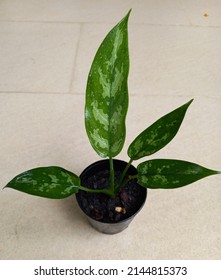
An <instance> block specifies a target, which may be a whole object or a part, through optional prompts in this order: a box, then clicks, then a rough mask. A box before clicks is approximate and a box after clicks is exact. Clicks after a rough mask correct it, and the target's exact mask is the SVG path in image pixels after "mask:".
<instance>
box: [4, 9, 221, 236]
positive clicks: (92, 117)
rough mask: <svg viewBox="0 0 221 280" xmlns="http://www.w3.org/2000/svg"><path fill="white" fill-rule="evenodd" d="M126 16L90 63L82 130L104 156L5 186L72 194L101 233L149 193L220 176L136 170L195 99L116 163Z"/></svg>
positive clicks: (124, 222)
mask: <svg viewBox="0 0 221 280" xmlns="http://www.w3.org/2000/svg"><path fill="white" fill-rule="evenodd" d="M129 15H130V11H129V12H128V14H127V15H126V16H125V17H124V18H123V19H122V20H121V21H120V22H119V23H118V24H117V25H116V26H115V27H114V28H113V29H112V30H111V31H110V32H109V33H108V35H107V36H106V37H105V39H104V40H103V42H102V43H101V45H100V47H99V48H98V51H97V53H96V55H95V58H94V60H93V63H92V66H91V69H90V72H89V75H88V81H87V88H86V104H85V127H86V131H87V135H88V138H89V140H90V143H91V145H92V147H93V148H94V150H95V151H96V152H97V154H98V155H99V156H101V157H102V158H108V159H104V160H100V161H98V162H96V163H93V164H92V165H90V166H89V167H88V168H86V169H85V170H84V171H83V172H82V174H81V175H80V176H77V175H76V174H74V173H73V172H71V171H68V170H65V169H64V168H61V167H58V166H49V167H38V168H35V169H31V170H28V171H25V172H23V173H21V174H19V175H17V176H16V177H15V178H14V179H12V180H11V181H10V182H9V183H8V184H7V185H6V187H9V188H13V189H16V190H19V191H22V192H25V193H28V194H32V195H37V196H41V197H46V198H54V199H61V198H65V197H68V196H70V195H72V194H76V197H77V201H78V204H79V206H80V207H81V209H82V210H83V212H84V213H85V214H86V215H87V216H88V219H89V221H90V223H91V224H92V225H93V226H94V227H95V228H97V229H98V230H99V231H101V232H105V233H117V232H120V231H122V230H123V229H124V228H126V227H127V226H128V224H129V223H130V221H131V219H132V218H133V217H134V215H136V213H137V212H138V211H139V210H140V209H141V207H142V206H143V204H144V202H145V199H146V195H147V189H148V188H150V189H157V188H163V189H172V188H179V187H183V186H186V185H188V184H190V183H193V182H195V181H197V180H199V179H202V178H204V177H207V176H210V175H214V174H220V173H221V172H220V171H215V170H211V169H208V168H205V167H202V166H200V165H198V164H195V163H192V162H187V161H182V160H174V159H152V160H151V159H150V160H146V161H143V162H142V163H140V164H139V165H138V166H137V168H135V167H134V166H133V165H132V162H133V161H136V160H138V159H141V158H143V157H146V156H149V155H152V154H154V153H156V152H157V151H159V150H160V149H162V148H163V147H164V146H165V145H167V144H168V143H169V142H170V141H171V140H172V139H173V138H174V137H175V135H176V133H177V132H178V130H179V128H180V125H181V123H182V121H183V119H184V116H185V114H186V111H187V109H188V107H189V106H190V104H191V103H192V101H193V100H190V101H188V102H187V103H185V104H184V105H182V106H180V107H179V108H177V109H175V110H173V111H171V112H170V113H168V114H166V115H165V116H163V117H161V118H160V119H158V120H157V121H156V122H154V123H153V124H152V125H150V126H149V127H148V128H146V129H145V130H144V131H143V132H141V133H140V134H139V135H138V136H137V137H136V138H135V139H134V141H133V142H132V143H131V144H130V145H129V148H128V150H127V153H128V156H129V160H128V162H124V161H120V160H116V159H115V157H116V156H117V155H118V154H119V153H120V151H121V150H122V148H123V146H124V142H125V135H126V127H125V119H126V114H127V109H128V86H127V79H128V72H129V52H128V30H127V27H128V19H129Z"/></svg>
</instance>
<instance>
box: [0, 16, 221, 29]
mask: <svg viewBox="0 0 221 280" xmlns="http://www.w3.org/2000/svg"><path fill="white" fill-rule="evenodd" d="M187 20H188V21H189V24H162V23H142V22H138V23H131V25H139V26H158V27H188V28H192V27H196V28H221V25H208V26H206V25H199V24H192V22H191V20H190V19H189V18H188V16H187ZM4 22H5V23H38V24H78V25H84V24H86V25H87V24H88V25H91V24H99V25H103V24H114V22H101V21H97V22H96V21H82V22H79V21H44V20H42V21H40V20H1V19H0V23H4Z"/></svg>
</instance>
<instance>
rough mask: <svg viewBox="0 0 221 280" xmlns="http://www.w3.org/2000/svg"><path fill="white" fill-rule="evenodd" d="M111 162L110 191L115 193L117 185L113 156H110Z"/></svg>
mask: <svg viewBox="0 0 221 280" xmlns="http://www.w3.org/2000/svg"><path fill="white" fill-rule="evenodd" d="M109 164H110V192H111V193H112V195H114V194H115V191H116V190H115V187H114V163H113V158H112V156H110V157H109Z"/></svg>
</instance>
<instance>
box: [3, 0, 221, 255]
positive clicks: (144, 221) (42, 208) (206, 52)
mask: <svg viewBox="0 0 221 280" xmlns="http://www.w3.org/2000/svg"><path fill="white" fill-rule="evenodd" d="M129 8H133V11H132V14H131V17H130V23H129V33H130V34H129V36H130V37H129V39H130V60H131V66H130V78H129V88H130V107H129V112H128V118H127V140H126V145H127V144H129V143H130V141H132V140H133V138H134V137H135V136H136V135H137V133H138V132H140V131H141V130H143V129H144V128H145V127H146V126H147V125H149V124H151V123H152V122H153V121H155V120H156V119H157V118H159V117H161V116H162V115H163V114H166V113H167V112H169V111H171V110H172V109H174V108H176V107H178V106H180V105H182V104H183V103H185V102H187V101H188V100H190V99H191V98H193V97H194V99H195V100H194V103H193V104H192V105H191V107H190V108H189V110H188V114H187V116H186V118H185V121H184V123H183V125H182V127H181V129H180V131H179V133H178V135H177V137H176V138H175V139H174V140H173V141H172V142H171V143H170V144H169V145H168V146H167V147H165V148H164V149H163V150H162V151H160V152H158V153H157V154H156V155H154V156H153V158H157V157H159V158H163V157H165V158H177V159H185V160H189V161H193V162H197V163H199V164H201V165H204V166H206V167H210V168H213V169H221V160H220V159H221V144H220V136H221V126H220V120H221V96H220V94H221V93H220V88H221V80H220V73H221V63H220V61H221V52H220V49H221V17H220V14H221V1H219V0H205V1H200V0H196V1H190V0H188V1H186V0H177V1H175V0H146V1H141V0H137V1H134V0H133V1H132V0H130V1H126V0H121V1H116V0H111V1H107V0H94V1H91V0H63V1H58V0H40V1H39V0H1V1H0V125H1V128H0V131H1V137H0V148H1V151H0V174H1V176H0V186H1V188H2V187H3V186H5V184H6V183H7V182H8V181H9V180H10V179H11V178H12V177H14V176H15V175H17V174H18V173H20V172H22V171H25V170H27V169H31V168H34V167H37V166H47V165H58V166H62V167H64V168H66V169H69V170H72V171H74V172H75V173H77V174H80V172H81V171H82V170H83V169H84V168H85V167H86V166H87V165H89V164H90V163H91V162H94V161H96V160H98V159H99V158H98V156H97V155H96V154H95V152H94V151H93V150H92V148H91V146H90V144H89V142H88V139H87V136H86V133H85V130H84V121H83V108H84V94H85V85H86V80H87V74H88V71H89V67H90V64H91V62H92V59H93V56H94V54H95V52H96V50H97V48H98V46H99V44H100V43H101V41H102V40H103V38H104V36H105V35H106V34H107V32H108V31H109V30H110V29H111V28H112V27H113V26H114V25H115V24H116V23H117V22H118V21H119V20H120V19H121V18H122V17H123V16H124V15H125V14H126V13H127V11H128V10H129ZM205 13H207V14H208V16H207V17H205V16H204V14H205ZM125 147H126V146H125ZM119 157H120V158H122V159H127V156H126V148H125V149H124V151H123V152H122V153H121V155H120V156H119ZM220 198H221V177H219V176H214V177H209V178H206V179H205V180H202V181H198V182H197V183H195V184H192V185H190V186H188V187H186V188H183V189H182V188H181V189H178V190H173V191H163V190H157V191H152V190H151V191H149V195H148V200H147V203H146V205H145V207H144V208H143V210H142V211H141V212H140V214H139V215H138V216H137V217H136V219H135V220H134V221H133V223H132V224H131V226H130V227H129V228H128V229H127V230H126V231H125V232H123V233H121V234H117V235H113V236H108V235H103V234H100V233H98V232H96V231H95V230H93V229H92V228H91V227H90V226H89V224H88V223H87V221H86V220H85V218H84V217H83V215H82V214H81V212H80V210H79V209H78V207H77V205H76V202H75V199H74V197H70V198H67V199H64V200H60V201H56V200H47V199H42V198H37V197H34V196H28V195H25V194H22V193H19V192H16V191H13V190H9V189H7V190H3V191H2V190H1V191H0V259H220V258H221V203H220V202H221V201H220V200H221V199H220Z"/></svg>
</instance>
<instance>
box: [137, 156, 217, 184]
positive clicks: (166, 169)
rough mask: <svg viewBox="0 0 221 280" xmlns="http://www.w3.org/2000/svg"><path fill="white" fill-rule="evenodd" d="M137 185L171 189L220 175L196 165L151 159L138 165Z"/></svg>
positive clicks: (180, 161)
mask: <svg viewBox="0 0 221 280" xmlns="http://www.w3.org/2000/svg"><path fill="white" fill-rule="evenodd" d="M137 170H138V183H139V184H140V185H141V186H143V187H146V188H152V189H158V188H162V189H172V188H179V187H182V186H185V185H188V184H191V183H193V182H195V181H197V180H200V179H202V178H204V177H207V176H210V175H214V174H220V171H215V170H211V169H207V168H205V167H203V166H200V165H198V164H195V163H192V162H188V161H182V160H173V159H153V160H149V161H145V162H143V163H141V164H139V165H138V167H137Z"/></svg>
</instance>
